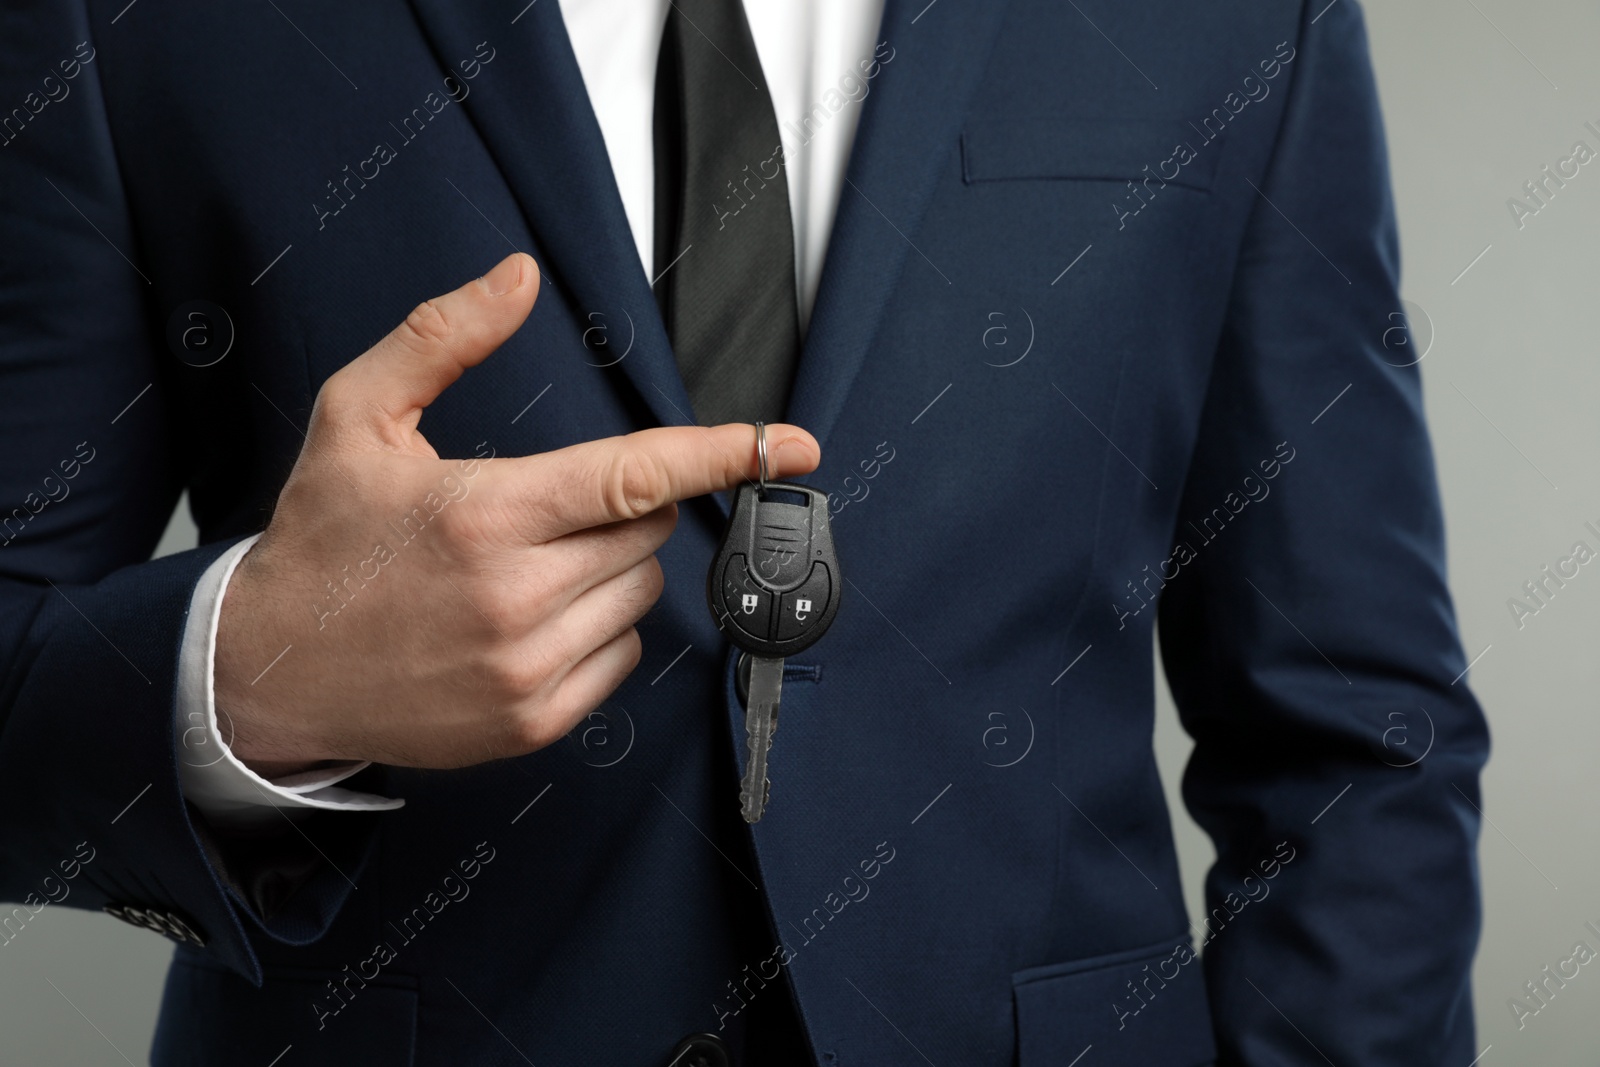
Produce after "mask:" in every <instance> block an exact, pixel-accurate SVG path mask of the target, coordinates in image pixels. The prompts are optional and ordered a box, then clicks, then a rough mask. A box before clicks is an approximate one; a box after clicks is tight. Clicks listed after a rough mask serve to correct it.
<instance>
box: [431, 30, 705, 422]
mask: <svg viewBox="0 0 1600 1067" xmlns="http://www.w3.org/2000/svg"><path fill="white" fill-rule="evenodd" d="M412 5H413V7H414V9H415V10H416V13H417V17H418V19H419V20H420V22H421V24H422V27H423V30H424V32H426V34H427V35H428V37H429V39H430V40H431V41H432V43H433V47H434V52H435V55H436V56H437V57H438V59H439V61H440V63H441V65H443V66H444V67H446V68H447V69H451V70H454V69H455V67H454V65H455V62H456V61H457V60H458V59H461V58H465V57H468V56H471V55H472V54H473V51H474V49H475V48H477V47H478V45H479V43H480V42H487V43H488V45H489V46H490V47H492V48H494V49H495V50H496V52H497V55H496V58H495V61H494V63H493V65H492V66H489V67H486V68H484V70H483V72H482V74H481V75H480V76H479V79H478V80H477V81H476V82H475V83H473V86H472V93H471V95H470V96H468V97H467V99H466V102H465V104H464V106H465V107H466V109H467V112H468V114H469V115H471V116H472V120H473V123H474V125H475V126H476V127H477V130H478V133H479V136H481V137H482V138H483V140H484V143H485V144H486V145H487V146H488V148H489V152H490V154H491V155H492V156H493V157H494V159H495V162H496V163H497V164H498V165H499V168H500V171H501V174H502V175H503V177H504V178H505V181H506V182H507V184H508V185H509V186H510V188H511V191H512V194H513V195H514V196H515V197H516V199H517V202H518V203H519V204H520V205H521V207H522V212H523V215H524V216H525V218H526V219H527V222H528V227H529V229H530V231H531V232H532V233H533V235H534V238H535V240H537V241H538V243H539V247H540V248H541V249H542V250H543V251H544V253H545V256H546V257H547V259H548V262H544V263H540V264H539V267H540V270H541V271H542V272H543V274H544V277H545V278H546V279H547V280H548V281H549V282H553V283H554V285H555V287H556V288H557V289H558V290H559V291H560V293H561V296H562V298H563V299H564V300H565V301H566V302H567V304H568V305H569V306H570V307H571V309H572V310H573V312H574V314H575V315H576V317H577V318H578V320H579V321H580V322H581V323H583V324H584V325H589V324H590V323H591V322H593V321H598V320H591V319H590V318H589V315H590V314H591V313H599V314H601V315H604V316H605V320H604V321H605V322H606V324H607V329H608V333H609V335H610V337H611V338H612V339H617V338H619V337H621V336H625V334H623V332H622V331H623V326H622V324H621V322H620V321H619V313H621V314H622V315H625V316H626V318H627V319H628V320H631V323H632V328H631V331H630V332H631V334H632V346H631V348H629V349H628V351H627V354H626V356H624V357H623V358H621V359H620V360H619V361H618V362H616V363H613V364H610V365H608V366H606V367H604V368H602V369H600V370H598V371H597V373H600V374H606V375H615V376H619V377H620V378H622V379H625V382H626V384H624V382H622V381H619V382H618V385H619V387H622V388H628V387H629V386H631V388H632V389H633V390H634V391H635V392H636V393H637V394H638V396H639V399H640V400H641V401H642V402H643V403H644V404H645V405H646V406H647V407H648V408H649V410H650V412H651V414H653V415H654V416H655V418H656V420H657V421H658V422H660V423H661V424H663V425H668V426H671V425H683V424H686V423H693V422H694V414H693V408H692V406H691V404H690V402H689V396H688V392H687V390H686V389H685V388H684V385H683V379H682V378H681V377H680V376H679V374H678V368H677V363H676V360H675V359H674V357H673V353H672V348H671V345H670V344H669V342H668V340H667V335H666V330H665V329H664V328H663V326H662V323H661V315H660V313H659V312H658V310H657V308H656V302H655V298H654V296H653V295H652V294H651V292H650V282H649V279H648V278H646V277H645V274H644V270H643V268H642V267H641V265H640V263H639V253H638V251H637V249H636V247H635V245H634V241H633V235H632V231H631V230H630V229H629V228H628V219H627V215H626V213H625V212H624V211H623V208H622V198H621V196H620V195H619V194H618V192H617V183H616V179H615V178H614V176H613V174H612V170H611V160H610V157H609V156H608V155H607V154H606V146H605V140H604V138H603V137H602V135H601V133H600V125H599V123H598V122H597V121H596V119H595V117H594V109H593V108H592V107H591V106H590V104H589V94H588V91H587V90H586V89H585V87H584V83H583V74H582V72H581V71H580V70H579V69H578V61H577V58H576V57H575V56H574V55H573V52H572V44H571V41H570V40H569V38H568V37H567V29H566V25H565V23H564V22H563V21H562V18H561V9H560V6H559V5H558V4H557V2H556V0H543V2H542V3H539V2H535V3H533V4H530V5H528V6H527V7H526V8H524V9H523V10H522V13H521V14H520V15H516V13H515V9H516V7H518V6H519V5H517V4H513V5H511V6H510V7H507V6H506V5H505V4H503V3H494V2H491V0H412ZM514 15H515V21H513V16H514Z"/></svg>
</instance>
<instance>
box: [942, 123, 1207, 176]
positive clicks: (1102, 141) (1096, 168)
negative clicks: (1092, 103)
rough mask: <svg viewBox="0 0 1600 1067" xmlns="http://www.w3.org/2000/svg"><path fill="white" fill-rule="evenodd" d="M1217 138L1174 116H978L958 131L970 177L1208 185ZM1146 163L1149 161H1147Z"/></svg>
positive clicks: (964, 166)
mask: <svg viewBox="0 0 1600 1067" xmlns="http://www.w3.org/2000/svg"><path fill="white" fill-rule="evenodd" d="M1221 155H1222V146H1221V145H1220V144H1213V143H1212V142H1211V141H1208V140H1206V137H1205V136H1204V135H1202V134H1200V133H1197V132H1196V131H1195V130H1194V129H1192V128H1191V127H1190V126H1188V125H1187V124H1186V123H1184V122H1181V121H1179V120H1177V119H1084V118H1064V117H1060V118H1005V119H982V120H979V121H975V122H973V123H971V124H969V125H968V126H967V128H966V129H965V130H963V131H962V133H961V175H962V178H963V179H964V180H965V181H967V182H968V183H971V182H989V181H1007V180H1018V179H1027V178H1076V179H1079V180H1081V181H1111V182H1117V183H1119V184H1120V183H1122V182H1129V181H1132V182H1143V181H1145V180H1149V181H1151V182H1154V183H1155V184H1154V185H1152V186H1151V187H1150V188H1152V189H1159V188H1160V187H1161V184H1162V183H1163V182H1165V183H1168V184H1171V185H1178V186H1183V187H1185V188H1189V189H1197V190H1200V191H1202V192H1204V191H1206V190H1209V189H1210V188H1211V179H1212V177H1213V176H1214V175H1215V174H1216V170H1217V160H1218V159H1219V158H1220V157H1221ZM1146 168H1148V169H1146Z"/></svg>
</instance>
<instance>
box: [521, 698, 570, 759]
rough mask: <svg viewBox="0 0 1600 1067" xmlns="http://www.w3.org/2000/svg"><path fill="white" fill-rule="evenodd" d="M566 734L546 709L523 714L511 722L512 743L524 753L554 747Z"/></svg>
mask: <svg viewBox="0 0 1600 1067" xmlns="http://www.w3.org/2000/svg"><path fill="white" fill-rule="evenodd" d="M564 733H565V731H563V730H561V727H560V725H559V723H558V722H557V721H556V720H555V716H552V715H551V714H550V713H549V710H548V709H545V708H541V709H540V710H538V711H526V712H523V713H522V714H520V715H518V716H517V717H516V718H514V719H513V720H512V722H511V735H512V741H513V743H514V744H515V746H516V747H517V748H518V749H520V750H521V751H523V752H536V751H538V750H539V749H541V748H546V747H548V746H550V745H553V744H555V743H556V742H557V741H559V740H561V738H562V736H563V735H564Z"/></svg>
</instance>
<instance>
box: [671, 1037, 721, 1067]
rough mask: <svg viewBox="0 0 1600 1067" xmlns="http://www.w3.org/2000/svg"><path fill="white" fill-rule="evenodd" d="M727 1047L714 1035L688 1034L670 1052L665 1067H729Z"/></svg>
mask: <svg viewBox="0 0 1600 1067" xmlns="http://www.w3.org/2000/svg"><path fill="white" fill-rule="evenodd" d="M731 1064H732V1061H731V1060H730V1059H729V1058H728V1046H727V1045H724V1044H723V1043H722V1038H720V1037H718V1036H717V1035H716V1034H690V1035H689V1036H688V1037H686V1038H684V1039H683V1040H682V1041H680V1042H678V1047H677V1048H675V1049H673V1050H672V1058H671V1059H670V1060H668V1061H667V1067H731Z"/></svg>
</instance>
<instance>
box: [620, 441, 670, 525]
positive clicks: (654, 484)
mask: <svg viewBox="0 0 1600 1067" xmlns="http://www.w3.org/2000/svg"><path fill="white" fill-rule="evenodd" d="M603 491H604V492H605V495H606V502H607V504H609V505H610V508H611V512H612V513H613V514H615V515H617V516H619V517H621V518H624V519H639V518H643V517H644V516H646V515H648V514H650V513H651V512H652V511H655V510H656V509H657V508H659V507H660V506H661V505H662V504H663V503H665V502H666V501H667V500H668V499H669V498H670V497H671V492H672V481H671V479H670V478H669V477H668V476H667V472H666V471H665V470H663V469H662V467H661V464H660V463H658V462H657V461H656V460H655V458H654V457H653V456H651V455H650V454H649V453H646V452H638V451H633V450H625V451H622V452H619V453H618V454H617V455H616V456H615V457H614V458H613V459H612V460H611V464H610V468H609V469H608V470H607V471H606V473H605V480H604V485H603Z"/></svg>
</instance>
